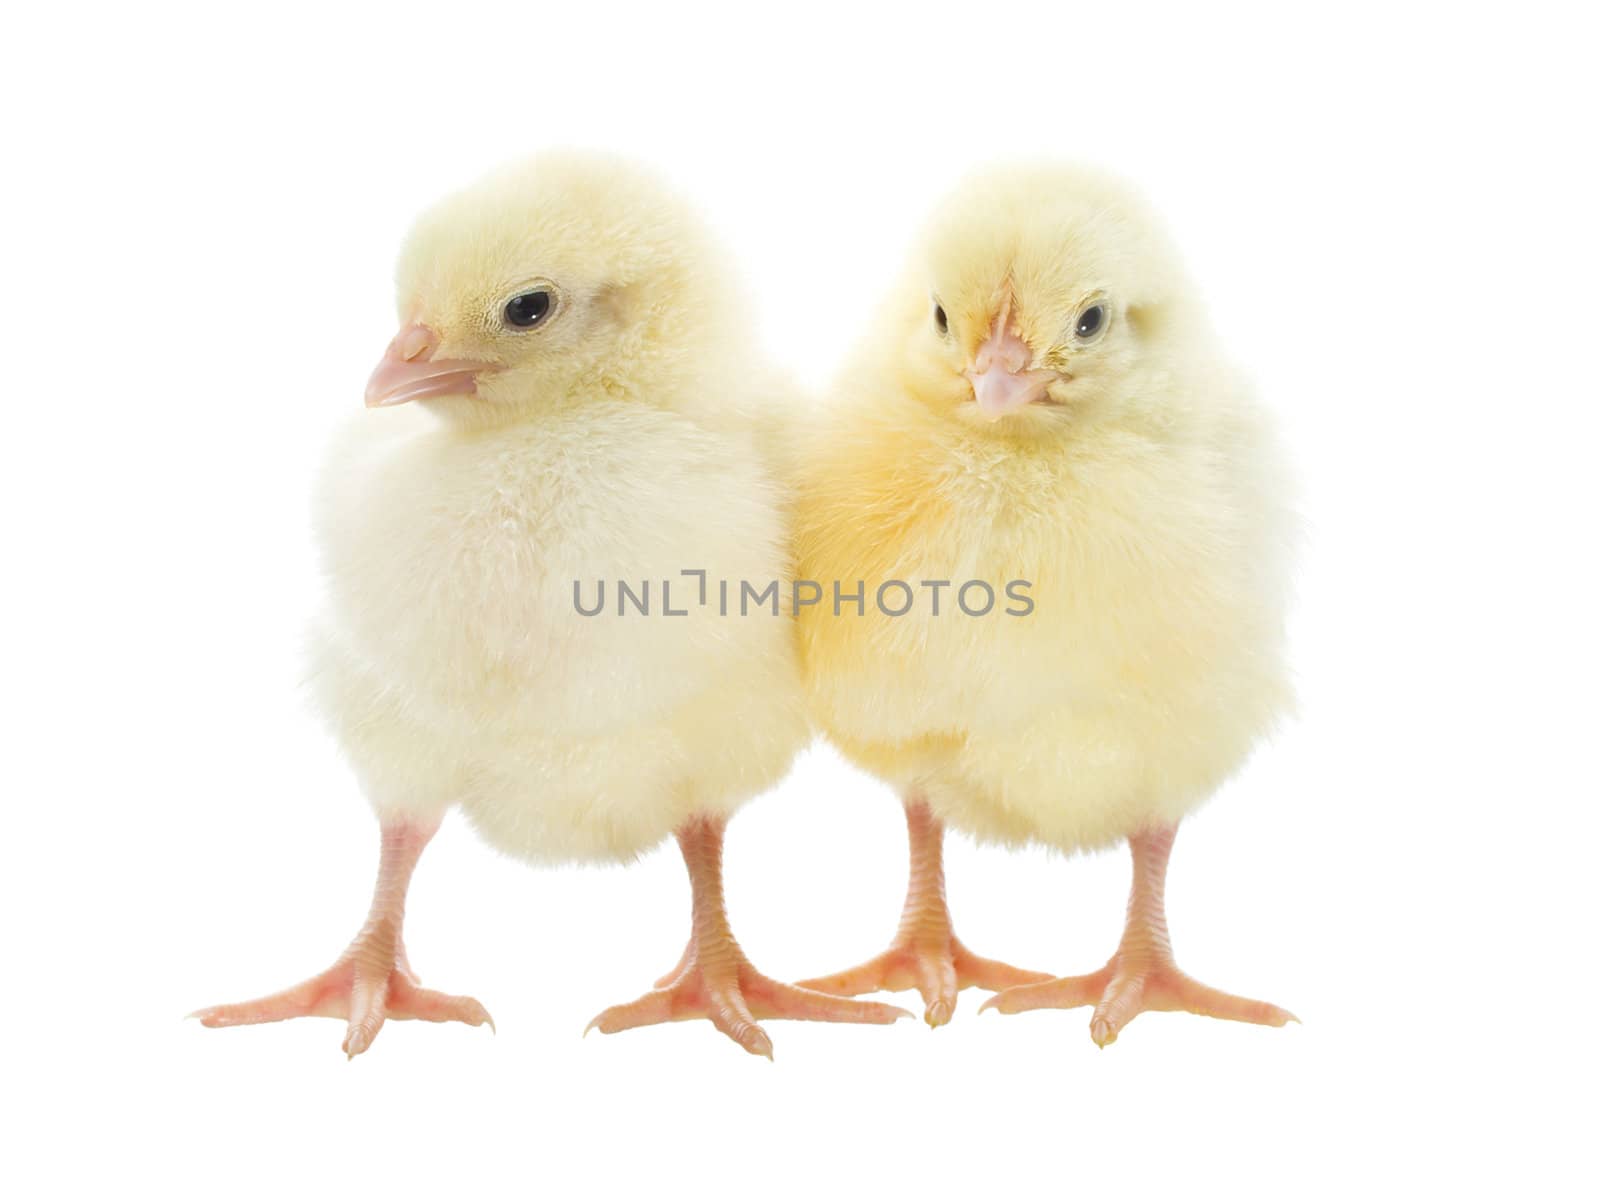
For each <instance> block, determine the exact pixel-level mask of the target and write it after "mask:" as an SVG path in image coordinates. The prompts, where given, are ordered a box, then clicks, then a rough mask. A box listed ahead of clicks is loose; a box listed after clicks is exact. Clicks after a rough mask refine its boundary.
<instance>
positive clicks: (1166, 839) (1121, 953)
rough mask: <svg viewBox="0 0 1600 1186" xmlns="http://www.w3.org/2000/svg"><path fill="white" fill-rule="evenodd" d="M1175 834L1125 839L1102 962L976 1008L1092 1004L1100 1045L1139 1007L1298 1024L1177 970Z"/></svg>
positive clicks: (1164, 831)
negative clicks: (1126, 861)
mask: <svg viewBox="0 0 1600 1186" xmlns="http://www.w3.org/2000/svg"><path fill="white" fill-rule="evenodd" d="M1177 834H1178V827H1177V825H1176V824H1173V825H1172V826H1170V827H1165V828H1156V829H1153V830H1151V831H1148V832H1141V833H1139V834H1138V835H1136V836H1133V837H1132V838H1130V840H1129V842H1128V843H1129V847H1130V848H1131V849H1132V851H1133V890H1132V892H1131V893H1130V894H1129V895H1128V921H1127V925H1126V926H1125V927H1124V929H1123V932H1122V943H1121V945H1120V946H1119V947H1118V948H1117V953H1116V954H1115V955H1113V956H1112V957H1111V962H1110V963H1108V964H1106V966H1105V967H1103V968H1101V969H1100V970H1099V971H1098V972H1092V973H1090V974H1089V975H1087V976H1067V977H1064V978H1063V979H1060V980H1049V981H1046V982H1044V983H1043V984H1029V985H1025V986H1023V987H1020V988H1012V989H1008V990H1007V991H1005V992H1002V993H999V994H998V995H996V996H994V997H991V998H990V999H989V1000H988V1001H986V1002H985V1003H984V1005H983V1008H984V1009H989V1008H994V1009H998V1010H999V1011H1000V1012H1002V1013H1022V1012H1024V1011H1026V1010H1029V1009H1074V1008H1076V1007H1078V1006H1079V1005H1093V1006H1094V1007H1095V1009H1094V1016H1093V1017H1092V1018H1091V1019H1090V1022H1089V1036H1090V1037H1092V1038H1093V1039H1094V1041H1095V1044H1096V1045H1098V1046H1101V1047H1105V1046H1109V1045H1110V1044H1111V1043H1113V1042H1115V1041H1116V1040H1117V1035H1118V1034H1119V1033H1121V1032H1122V1027H1123V1026H1125V1025H1127V1024H1128V1022H1130V1021H1132V1020H1133V1019H1134V1018H1135V1017H1137V1016H1138V1015H1139V1014H1140V1013H1143V1012H1144V1011H1146V1010H1155V1011H1167V1012H1187V1013H1199V1014H1201V1015H1203V1016H1205V1017H1219V1018H1222V1019H1224V1020H1227V1021H1248V1022H1253V1023H1254V1024H1256V1025H1283V1024H1285V1023H1287V1022H1290V1021H1298V1020H1299V1018H1297V1017H1296V1016H1295V1015H1294V1014H1293V1013H1290V1012H1288V1011H1287V1010H1284V1009H1280V1008H1278V1007H1277V1006H1276V1005H1269V1004H1267V1003H1266V1002H1265V1001H1253V1000H1250V999H1249V998H1248V997H1236V996H1233V995H1232V994H1231V993H1225V992H1220V991H1218V990H1217V989H1214V988H1210V987H1208V986H1207V985H1204V984H1201V983H1200V982H1199V981H1198V980H1194V979H1192V978H1191V977H1189V976H1187V975H1185V974H1184V973H1183V972H1181V971H1179V970H1178V965H1177V963H1176V962H1175V961H1174V959H1173V955H1172V940H1171V937H1170V936H1169V935H1168V934H1167V911H1166V884H1167V860H1168V858H1169V857H1170V856H1171V855H1172V841H1173V838H1174V837H1176V836H1177ZM980 1012H981V1010H980Z"/></svg>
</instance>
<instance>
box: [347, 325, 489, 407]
mask: <svg viewBox="0 0 1600 1186" xmlns="http://www.w3.org/2000/svg"><path fill="white" fill-rule="evenodd" d="M438 348H439V335H438V334H437V333H435V332H434V331H433V330H432V329H431V328H429V327H428V326H426V325H423V324H421V323H420V322H412V323H411V324H410V325H408V326H406V327H404V328H403V329H402V330H401V331H400V332H399V333H397V334H395V336H394V341H392V342H390V343H389V348H388V349H387V350H385V351H384V352H383V361H382V362H380V363H378V366H377V368H376V369H375V370H374V371H373V372H372V378H370V379H368V380H367V407H369V408H388V407H392V406H394V405H395V404H404V403H409V402H410V401H411V400H414V399H431V398H433V397H434V396H436V395H476V394H477V392H478V376H479V375H481V374H484V373H485V372H489V371H496V370H499V369H500V368H499V367H497V366H495V365H494V364H493V363H487V362H476V361H473V360H471V359H465V358H435V357H434V351H435V350H437V349H438Z"/></svg>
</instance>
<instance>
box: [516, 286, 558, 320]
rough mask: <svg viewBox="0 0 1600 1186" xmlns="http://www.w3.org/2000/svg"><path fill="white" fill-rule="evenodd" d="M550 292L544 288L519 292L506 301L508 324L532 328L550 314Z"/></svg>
mask: <svg viewBox="0 0 1600 1186" xmlns="http://www.w3.org/2000/svg"><path fill="white" fill-rule="evenodd" d="M550 303H551V302H550V294H549V293H548V292H546V291H545V290H544V289H542V288H540V289H536V290H534V291H533V292H523V293H518V294H517V295H516V296H514V297H512V298H511V299H510V300H509V301H507V302H506V311H505V318H506V324H507V325H509V326H511V327H512V328H514V329H531V328H532V327H533V326H536V325H538V324H539V323H540V322H541V321H543V320H544V319H545V318H546V317H548V316H549V315H550Z"/></svg>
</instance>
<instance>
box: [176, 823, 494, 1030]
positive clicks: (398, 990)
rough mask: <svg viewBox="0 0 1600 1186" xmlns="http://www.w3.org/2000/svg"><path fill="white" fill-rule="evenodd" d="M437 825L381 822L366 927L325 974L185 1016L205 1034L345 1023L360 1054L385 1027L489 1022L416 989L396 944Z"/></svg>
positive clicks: (459, 1003)
mask: <svg viewBox="0 0 1600 1186" xmlns="http://www.w3.org/2000/svg"><path fill="white" fill-rule="evenodd" d="M438 830H439V819H438V818H433V819H429V820H416V819H406V820H397V821H390V822H386V823H385V824H384V825H383V840H382V849H381V855H380V858H379V863H378V885H377V888H376V889H375V890H374V891H373V895H372V909H371V910H370V911H369V912H368V914H367V921H366V925H364V926H363V927H362V928H361V931H360V933H359V934H358V935H356V937H355V939H353V940H352V941H351V943H350V946H349V947H347V948H345V951H344V954H343V955H341V956H340V957H339V958H338V959H337V960H336V961H334V964H333V966H332V967H330V968H329V969H328V970H327V971H325V972H322V973H321V974H319V975H316V976H313V977H312V978H311V979H309V980H305V981H302V982H301V983H299V984H296V985H295V986H294V987H292V988H287V989H285V990H284V991H282V992H280V993H275V994H274V995H272V996H269V997H260V998H258V999H257V1000H253V1001H245V1002H244V1003H243V1004H238V1005H216V1006H213V1007H212V1008H209V1009H200V1010H197V1011H196V1012H195V1013H193V1014H191V1015H190V1016H192V1017H198V1018H199V1019H200V1023H201V1024H202V1025H205V1026H209V1027H221V1026H232V1025H257V1024H259V1023H261V1022H266V1021H283V1020H286V1019H287V1018H291V1017H337V1018H341V1019H343V1020H345V1021H347V1022H348V1023H349V1028H348V1029H347V1030H346V1031H345V1038H344V1051H345V1053H346V1054H348V1055H349V1056H350V1057H351V1058H354V1057H355V1056H356V1055H358V1054H360V1053H361V1052H362V1051H363V1050H365V1049H366V1048H367V1047H368V1046H371V1045H372V1040H373V1039H374V1038H375V1037H377V1035H378V1031H379V1030H380V1029H382V1028H383V1023H384V1021H386V1020H390V1019H393V1020H396V1021H399V1020H412V1019H420V1020H422V1021H464V1022H466V1023H467V1024H468V1025H482V1024H483V1023H484V1022H488V1023H489V1025H490V1026H491V1027H492V1026H493V1025H494V1022H493V1020H492V1019H491V1018H490V1017H489V1013H488V1010H486V1009H485V1008H484V1007H483V1006H482V1005H480V1004H479V1003H478V1002H477V1001H475V1000H473V999H472V998H471V997H455V996H448V995H446V994H444V993H441V992H435V991H434V990H433V989H430V988H423V987H422V985H421V983H420V982H419V981H418V980H417V977H416V975H415V973H413V972H412V971H411V965H410V963H409V962H407V960H406V950H405V944H404V942H403V941H402V939H401V924H402V921H403V920H404V917H405V905H406V889H407V887H408V886H409V885H410V883H411V873H412V870H414V869H415V868H416V867H417V860H418V858H419V857H421V855H422V850H423V848H424V847H426V845H427V843H428V841H429V840H431V839H433V834H434V833H435V832H437V831H438Z"/></svg>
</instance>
